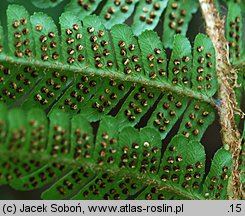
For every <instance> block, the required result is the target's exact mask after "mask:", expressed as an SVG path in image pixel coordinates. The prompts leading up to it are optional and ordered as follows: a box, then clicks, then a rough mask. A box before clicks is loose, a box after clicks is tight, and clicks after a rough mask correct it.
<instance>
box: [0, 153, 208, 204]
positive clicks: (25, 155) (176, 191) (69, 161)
mask: <svg viewBox="0 0 245 216" xmlns="http://www.w3.org/2000/svg"><path fill="white" fill-rule="evenodd" d="M0 156H1V158H6V157H7V158H8V157H14V158H16V157H17V158H19V159H24V160H28V159H30V160H31V159H36V158H38V159H39V161H40V162H43V163H52V162H56V163H62V164H66V165H68V166H70V167H74V166H76V167H78V166H83V167H85V168H86V169H89V170H91V171H93V172H94V173H96V172H110V173H113V174H116V175H119V176H122V177H128V176H132V172H129V171H128V170H121V169H119V170H118V171H117V170H115V169H108V168H105V167H98V165H97V164H95V163H91V162H88V161H86V160H79V161H78V160H73V159H71V158H67V157H64V156H59V157H58V158H54V157H50V156H48V155H46V154H45V152H40V153H35V154H28V153H26V152H23V151H22V152H21V151H17V152H11V151H8V150H4V149H3V150H1V151H0ZM156 175H157V174H156ZM133 177H134V178H137V179H140V180H141V181H142V182H143V183H144V184H146V185H147V186H151V185H152V186H157V187H158V188H159V190H163V191H166V192H172V193H174V194H176V195H178V196H181V197H184V198H186V199H188V200H204V199H205V198H204V197H202V196H200V194H193V193H191V192H188V191H183V190H180V189H179V188H178V187H175V186H174V187H173V185H166V184H164V183H163V182H161V181H160V180H156V179H152V178H150V177H147V176H137V177H135V175H134V176H133ZM10 184H11V182H10Z"/></svg>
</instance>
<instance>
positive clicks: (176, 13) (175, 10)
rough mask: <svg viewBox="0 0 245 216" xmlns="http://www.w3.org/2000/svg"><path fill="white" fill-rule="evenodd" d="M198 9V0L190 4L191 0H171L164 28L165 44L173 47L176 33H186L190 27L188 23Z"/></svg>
mask: <svg viewBox="0 0 245 216" xmlns="http://www.w3.org/2000/svg"><path fill="white" fill-rule="evenodd" d="M197 9H198V1H196V0H194V1H192V3H191V4H190V2H189V1H186V0H184V1H176V0H169V1H168V5H167V9H166V14H165V19H164V24H163V25H164V26H163V28H164V30H163V38H164V40H163V45H164V46H165V47H172V42H173V38H174V35H175V34H182V35H185V34H186V32H187V28H188V23H189V22H190V20H191V17H192V14H193V13H195V12H196V11H197Z"/></svg>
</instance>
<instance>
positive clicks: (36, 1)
mask: <svg viewBox="0 0 245 216" xmlns="http://www.w3.org/2000/svg"><path fill="white" fill-rule="evenodd" d="M62 1H63V0H32V4H33V5H35V6H36V7H38V8H50V7H55V6H57V5H58V4H60V3H61V2H62Z"/></svg>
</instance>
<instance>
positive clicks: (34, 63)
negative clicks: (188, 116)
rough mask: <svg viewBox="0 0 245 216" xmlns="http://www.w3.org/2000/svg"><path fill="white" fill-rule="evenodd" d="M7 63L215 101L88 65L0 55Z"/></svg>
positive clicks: (164, 83) (176, 87) (185, 89)
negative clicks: (110, 80)
mask: <svg viewBox="0 0 245 216" xmlns="http://www.w3.org/2000/svg"><path fill="white" fill-rule="evenodd" d="M4 61H5V62H8V63H11V64H20V65H26V66H31V67H35V68H38V69H44V71H45V70H47V69H51V70H59V71H66V72H67V73H78V74H84V75H88V76H95V75H96V76H100V77H102V78H108V79H119V80H121V81H127V82H132V83H137V84H141V85H144V86H147V87H150V88H155V89H158V90H160V91H161V92H164V91H166V90H168V91H171V92H174V93H177V94H178V95H182V96H183V97H188V98H193V99H196V100H199V101H203V102H207V103H209V104H210V105H212V106H214V107H215V106H216V105H215V100H214V99H213V98H210V97H208V96H206V95H204V94H201V93H199V92H197V91H193V90H192V89H191V88H189V87H187V86H179V85H173V84H171V83H169V82H167V81H164V80H162V81H158V80H149V79H147V78H146V77H144V76H142V77H139V76H137V77H132V76H126V75H124V74H122V73H119V72H118V71H109V70H105V69H104V70H103V69H96V68H90V67H89V65H88V66H86V67H84V68H79V67H77V66H74V65H65V64H62V63H60V62H54V63H53V64H52V63H50V62H42V61H39V60H36V59H34V58H30V59H25V58H15V57H10V56H8V55H7V54H5V53H1V54H0V62H4Z"/></svg>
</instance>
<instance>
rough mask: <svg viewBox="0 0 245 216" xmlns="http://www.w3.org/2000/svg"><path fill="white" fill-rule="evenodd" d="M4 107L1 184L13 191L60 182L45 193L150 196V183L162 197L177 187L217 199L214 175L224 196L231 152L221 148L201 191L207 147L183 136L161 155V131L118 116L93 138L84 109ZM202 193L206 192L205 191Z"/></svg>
mask: <svg viewBox="0 0 245 216" xmlns="http://www.w3.org/2000/svg"><path fill="white" fill-rule="evenodd" d="M1 110H3V111H4V110H5V111H4V112H5V113H4V115H3V114H2V112H1V116H0V117H1V119H0V122H1V124H0V126H1V141H2V142H3V143H5V145H1V153H0V154H1V163H2V167H3V168H2V175H1V183H6V182H8V183H10V185H11V186H12V187H13V188H15V189H18V190H31V189H36V188H40V187H42V186H44V185H46V184H48V183H50V182H53V181H54V182H56V183H54V185H53V186H51V187H50V189H48V190H47V191H46V192H44V194H43V198H46V199H63V198H66V197H70V198H72V197H73V199H86V198H89V199H93V198H96V199H109V198H110V199H119V198H121V199H126V198H127V197H129V196H132V197H133V196H134V195H136V194H138V195H137V197H139V198H140V197H141V198H142V195H140V194H145V198H147V197H148V198H149V197H152V196H149V189H148V188H152V187H153V188H155V190H156V191H159V193H157V194H158V195H161V193H162V194H163V196H165V191H166V192H167V193H166V196H167V197H169V192H172V196H176V197H181V198H184V199H204V198H205V196H206V198H208V199H214V195H213V194H212V193H211V192H209V193H210V196H207V194H206V192H207V191H210V190H211V191H212V189H210V187H211V186H210V187H209V185H210V184H211V183H210V181H213V180H212V179H213V178H216V179H217V184H218V185H220V184H222V185H223V187H221V188H220V197H217V196H216V197H215V198H216V199H223V198H225V196H226V185H227V178H228V177H229V176H230V169H231V156H230V153H229V152H227V151H225V150H220V151H219V152H217V153H216V156H215V158H214V161H213V165H212V167H211V170H210V172H209V174H208V177H207V180H206V181H205V183H204V186H205V185H207V186H205V187H208V188H205V187H204V190H202V186H201V185H202V182H203V177H204V165H205V152H204V147H203V146H202V145H201V144H200V143H199V142H198V141H189V140H188V139H186V137H185V136H183V135H177V136H176V137H175V138H173V139H172V141H171V142H170V143H169V144H168V146H167V150H166V151H165V153H164V154H163V157H162V159H161V148H162V144H161V138H160V135H159V134H158V133H157V132H156V131H155V130H153V129H150V128H145V129H142V130H141V131H137V130H136V129H133V128H131V127H125V128H124V129H122V130H121V132H120V133H118V131H117V130H115V127H117V126H118V125H119V124H118V121H117V120H116V119H113V118H112V117H105V118H104V119H102V121H101V122H100V125H99V130H98V133H97V135H96V141H95V139H94V135H93V132H92V127H91V126H90V124H89V122H88V121H87V120H86V119H85V118H84V117H82V115H77V116H75V117H74V118H73V119H72V120H70V119H69V117H68V115H67V114H65V113H62V112H58V111H56V112H53V113H52V115H50V117H49V120H47V119H46V117H45V114H44V113H43V112H42V111H41V110H39V109H32V110H30V111H29V112H28V115H27V116H26V115H25V114H24V112H23V111H22V110H19V109H13V110H11V111H7V110H6V107H5V106H3V105H1ZM14 119H15V121H14ZM16 120H17V121H16ZM6 126H7V127H6ZM46 133H48V136H46ZM47 137H49V139H48V140H45V138H47ZM16 151H17V152H16ZM224 155H225V156H226V157H225V158H226V160H224V159H223V158H224ZM221 158H222V160H221ZM223 175H225V178H223V177H224V176H223ZM210 179H211V180H210ZM98 187H99V188H100V190H98ZM151 191H154V190H151ZM200 191H203V193H205V196H204V195H201V196H200ZM151 193H153V194H154V192H151ZM174 194H175V195H174ZM137 197H135V198H137Z"/></svg>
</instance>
